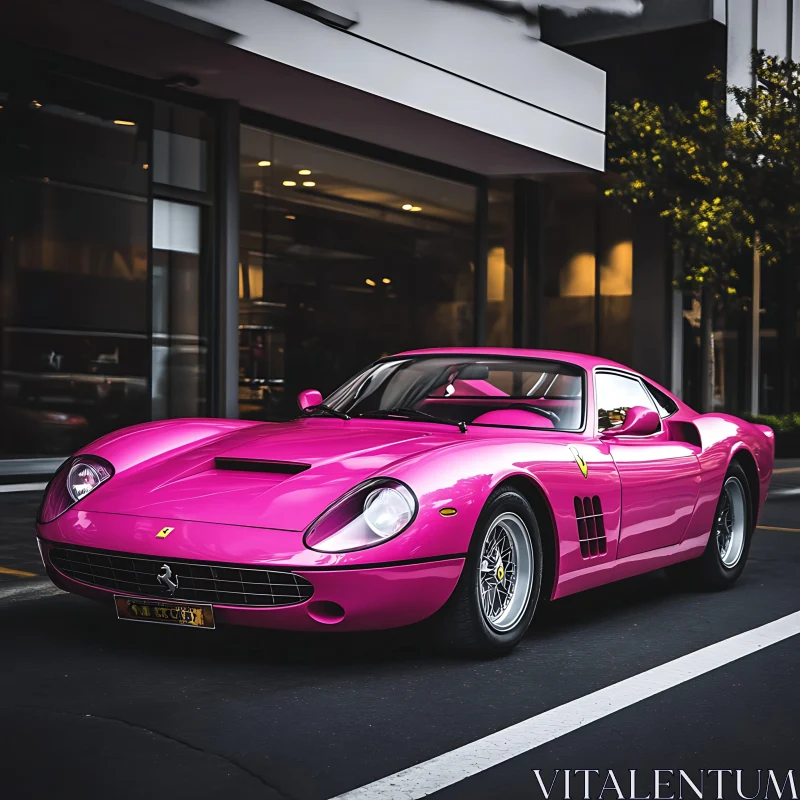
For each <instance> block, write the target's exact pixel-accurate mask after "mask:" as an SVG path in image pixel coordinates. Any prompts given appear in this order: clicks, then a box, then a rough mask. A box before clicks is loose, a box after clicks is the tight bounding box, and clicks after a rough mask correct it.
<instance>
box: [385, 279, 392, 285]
mask: <svg viewBox="0 0 800 800" xmlns="http://www.w3.org/2000/svg"><path fill="white" fill-rule="evenodd" d="M391 282H392V279H391V278H384V279H383V283H386V284H389V283H391Z"/></svg>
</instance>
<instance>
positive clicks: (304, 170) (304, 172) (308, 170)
mask: <svg viewBox="0 0 800 800" xmlns="http://www.w3.org/2000/svg"><path fill="white" fill-rule="evenodd" d="M297 174H298V175H310V174H311V170H310V169H301V170H300V171H299V172H298V173H297Z"/></svg>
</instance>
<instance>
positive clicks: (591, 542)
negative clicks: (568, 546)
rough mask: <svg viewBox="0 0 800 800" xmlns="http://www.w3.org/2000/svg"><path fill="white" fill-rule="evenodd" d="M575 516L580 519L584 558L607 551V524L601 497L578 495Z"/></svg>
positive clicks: (580, 537)
mask: <svg viewBox="0 0 800 800" xmlns="http://www.w3.org/2000/svg"><path fill="white" fill-rule="evenodd" d="M575 516H576V517H577V520H578V540H579V541H580V544H581V555H582V556H583V557H584V558H591V557H592V556H601V555H603V554H604V553H605V552H606V526H605V524H604V522H603V509H602V507H601V506H600V498H599V497H598V496H597V495H595V496H594V497H576V498H575Z"/></svg>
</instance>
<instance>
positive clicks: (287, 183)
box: [283, 181, 297, 186]
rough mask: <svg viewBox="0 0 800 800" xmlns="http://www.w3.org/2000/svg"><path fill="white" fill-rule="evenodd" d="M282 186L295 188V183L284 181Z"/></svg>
mask: <svg viewBox="0 0 800 800" xmlns="http://www.w3.org/2000/svg"><path fill="white" fill-rule="evenodd" d="M283 185H284V186H297V181H284V182H283Z"/></svg>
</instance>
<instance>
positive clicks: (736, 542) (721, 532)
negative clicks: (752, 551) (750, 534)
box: [714, 476, 747, 569]
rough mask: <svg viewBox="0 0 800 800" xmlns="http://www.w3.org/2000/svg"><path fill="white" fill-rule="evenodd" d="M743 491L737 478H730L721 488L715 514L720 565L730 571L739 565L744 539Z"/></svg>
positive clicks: (744, 506) (744, 513)
mask: <svg viewBox="0 0 800 800" xmlns="http://www.w3.org/2000/svg"><path fill="white" fill-rule="evenodd" d="M744 492H745V489H744V486H742V482H741V481H740V480H739V479H738V478H737V477H734V476H732V477H730V478H728V479H727V480H726V481H725V485H724V486H723V487H722V498H721V499H722V503H721V506H720V509H719V513H718V514H717V520H716V523H715V526H714V533H715V535H716V537H717V550H718V551H719V557H720V560H721V561H722V563H723V564H724V565H725V566H726V567H727V568H728V569H731V568H733V567H735V566H736V565H737V564H738V563H739V559H740V558H741V557H742V553H743V552H744V543H745V538H746V530H745V526H746V522H747V514H746V511H745V509H746V505H745V502H746V501H745V495H744Z"/></svg>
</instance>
